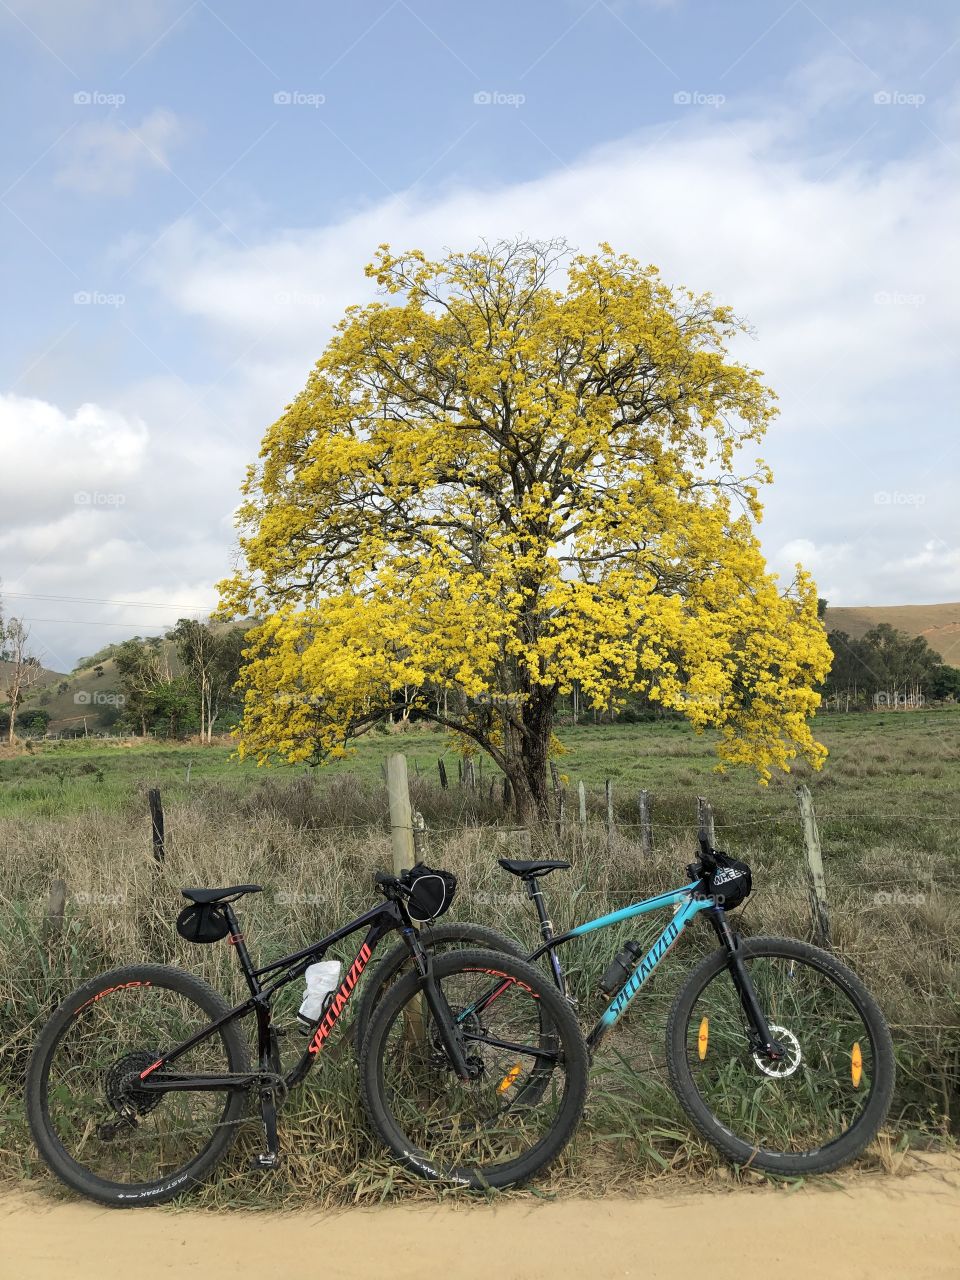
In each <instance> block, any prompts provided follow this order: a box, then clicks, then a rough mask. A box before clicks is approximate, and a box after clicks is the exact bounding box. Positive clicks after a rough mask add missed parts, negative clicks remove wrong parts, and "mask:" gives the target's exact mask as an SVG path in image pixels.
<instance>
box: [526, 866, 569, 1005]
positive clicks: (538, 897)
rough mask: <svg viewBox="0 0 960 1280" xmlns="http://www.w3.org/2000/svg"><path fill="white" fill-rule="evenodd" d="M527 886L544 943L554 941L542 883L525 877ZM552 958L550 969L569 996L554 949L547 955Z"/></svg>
mask: <svg viewBox="0 0 960 1280" xmlns="http://www.w3.org/2000/svg"><path fill="white" fill-rule="evenodd" d="M524 880H525V881H526V884H527V897H528V898H530V899H531V900H532V902H533V905H534V906H535V907H536V909H537V918H538V919H539V921H540V936H541V937H542V938H543V940H544V942H550V941H552V939H553V937H554V932H553V921H552V920H551V919H550V917H549V916H548V915H547V906H546V903H545V902H544V900H543V890H542V889H541V888H540V882H539V881H538V880H537V877H536V876H524ZM547 954H548V955H549V957H550V969H551V971H552V973H553V980H554V982H555V983H556V984H557V987H558V988H559V990H560V993H561V994H562V995H566V994H567V984H566V981H565V980H564V977H563V969H561V967H560V960H559V958H558V956H557V953H556V951H554V950H553V949H552V948H551V949H550V951H548V953H547Z"/></svg>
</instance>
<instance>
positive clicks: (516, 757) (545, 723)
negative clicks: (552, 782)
mask: <svg viewBox="0 0 960 1280" xmlns="http://www.w3.org/2000/svg"><path fill="white" fill-rule="evenodd" d="M555 702H556V694H555V693H548V692H546V691H537V692H534V693H533V694H531V695H530V697H529V699H528V701H527V702H526V703H525V704H524V708H523V727H522V730H521V732H520V733H518V734H515V735H512V736H513V744H512V745H513V747H514V750H513V751H512V752H511V753H510V767H509V768H508V770H507V777H508V778H509V779H510V785H511V788H512V790H513V796H514V807H515V811H516V815H517V817H518V819H520V820H521V821H524V820H528V819H531V818H534V819H536V820H537V821H539V822H544V823H545V822H549V820H550V798H549V793H548V790H547V757H548V754H549V750H550V735H551V732H552V730H553V713H554V704H555Z"/></svg>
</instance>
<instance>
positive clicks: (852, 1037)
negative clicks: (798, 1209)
mask: <svg viewBox="0 0 960 1280" xmlns="http://www.w3.org/2000/svg"><path fill="white" fill-rule="evenodd" d="M740 945H741V955H742V957H743V960H744V963H745V965H746V967H747V970H748V972H749V974H750V979H751V981H752V984H753V987H754V990H755V991H756V994H757V998H758V1000H759V1002H760V1006H761V1008H762V1010H763V1012H764V1015H765V1017H766V1019H767V1022H768V1023H769V1026H770V1031H771V1034H772V1035H773V1037H774V1038H775V1039H776V1041H777V1042H778V1044H779V1045H780V1046H781V1048H782V1050H783V1057H782V1058H780V1059H778V1060H771V1059H770V1058H767V1057H766V1056H765V1055H764V1054H763V1053H761V1052H759V1051H758V1046H757V1045H756V1044H755V1043H754V1039H753V1037H752V1034H751V1030H750V1028H749V1025H748V1020H747V1018H746V1015H745V1014H744V1011H743V1008H742V1006H741V1002H740V997H739V995H738V994H737V991H736V988H735V987H734V984H733V980H732V978H731V975H730V971H729V968H728V956H727V953H726V951H724V950H720V951H717V952H714V953H713V954H712V955H710V956H708V957H707V958H706V959H705V960H704V961H703V963H702V964H701V965H699V967H698V968H697V969H695V970H694V972H693V973H692V974H691V975H690V977H689V979H688V981H687V983H686V984H685V986H684V987H683V989H682V990H681V991H680V993H679V995H678V996H677V998H676V1000H675V1002H674V1005H673V1009H672V1010H671V1013H670V1018H669V1022H668V1025H667V1061H668V1066H669V1070H670V1078H671V1081H672V1083H673V1087H674V1090H675V1092H676V1094H677V1097H678V1098H679V1100H680V1102H681V1103H682V1105H683V1107H684V1110H685V1111H686V1112H687V1114H688V1116H689V1117H690V1119H691V1120H692V1122H693V1124H694V1126H695V1128H696V1129H697V1130H698V1131H699V1132H700V1133H701V1134H702V1135H703V1137H705V1138H706V1139H707V1141H708V1142H711V1143H712V1144H713V1145H714V1146H715V1147H717V1148H718V1149H719V1150H720V1151H721V1152H722V1153H723V1154H724V1155H725V1156H727V1157H728V1158H729V1159H730V1160H732V1161H734V1162H735V1163H736V1164H740V1165H745V1166H749V1167H751V1168H755V1169H763V1170H765V1171H767V1172H770V1173H780V1174H785V1175H794V1176H798V1175H802V1174H809V1173H826V1172H828V1171H829V1170H831V1169H836V1168H839V1166H840V1165H843V1164H846V1163H847V1162H848V1161H850V1160H853V1159H854V1158H855V1157H856V1156H858V1155H859V1154H860V1153H861V1152H862V1151H863V1149H864V1148H865V1147H866V1145H867V1143H868V1142H870V1140H871V1139H872V1138H873V1137H874V1136H875V1134H876V1133H877V1130H878V1129H879V1128H880V1125H881V1124H882V1123H883V1120H884V1118H885V1116H886V1114H887V1111H888V1109H889V1106H890V1100H891V1097H892V1095H893V1085H894V1059H893V1044H892V1041H891V1039H890V1032H889V1029H888V1028H887V1024H886V1022H885V1020H884V1017H883V1014H882V1013H881V1012H880V1009H879V1008H878V1006H877V1003H876V1001H875V1000H874V999H873V997H872V996H871V995H870V993H869V992H868V991H867V989H866V988H865V987H864V985H863V983H862V982H861V981H860V979H859V978H858V977H857V976H856V975H855V974H854V973H853V972H852V971H851V970H850V969H848V968H847V966H846V965H844V964H842V963H841V962H840V961H839V960H837V959H836V958H835V957H834V956H832V955H830V954H829V953H828V952H826V951H821V950H820V949H819V948H818V947H812V946H809V945H808V944H807V943H805V942H797V941H795V940H793V939H788V938H743V939H741V943H740Z"/></svg>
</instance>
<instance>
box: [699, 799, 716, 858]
mask: <svg viewBox="0 0 960 1280" xmlns="http://www.w3.org/2000/svg"><path fill="white" fill-rule="evenodd" d="M701 837H702V838H703V839H705V840H707V841H708V842H709V844H710V848H711V849H713V848H714V847H715V843H716V835H715V833H714V829H713V805H712V804H711V803H710V801H709V800H705V799H704V798H703V796H697V839H700V838H701Z"/></svg>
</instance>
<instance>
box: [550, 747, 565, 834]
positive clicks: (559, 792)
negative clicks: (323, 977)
mask: <svg viewBox="0 0 960 1280" xmlns="http://www.w3.org/2000/svg"><path fill="white" fill-rule="evenodd" d="M550 780H551V782H552V783H553V803H554V809H555V815H556V816H555V820H556V824H557V835H558V836H559V835H560V834H561V832H562V831H563V820H564V816H565V814H564V808H565V806H564V803H563V787H562V786H561V785H560V771H559V769H558V768H557V766H556V762H555V761H553V760H551V761H550Z"/></svg>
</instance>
